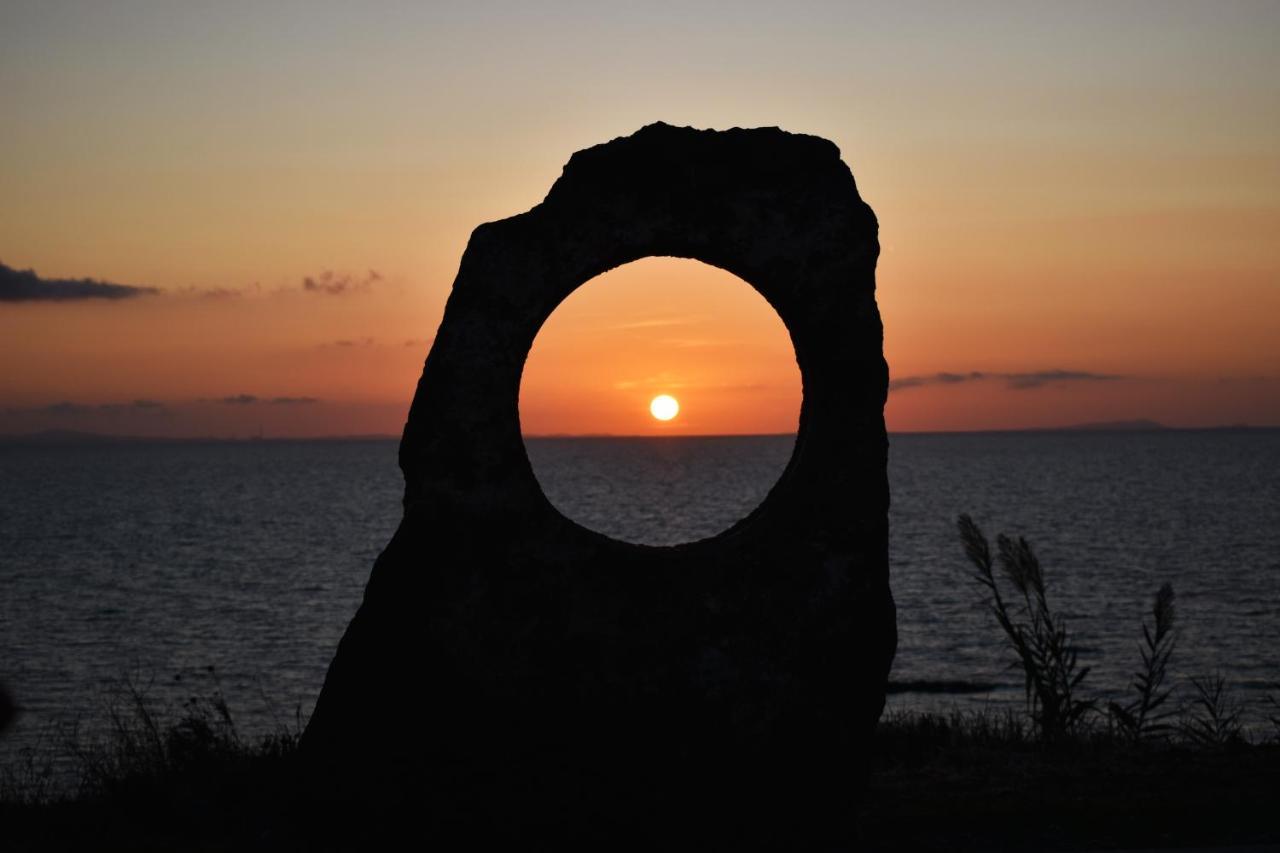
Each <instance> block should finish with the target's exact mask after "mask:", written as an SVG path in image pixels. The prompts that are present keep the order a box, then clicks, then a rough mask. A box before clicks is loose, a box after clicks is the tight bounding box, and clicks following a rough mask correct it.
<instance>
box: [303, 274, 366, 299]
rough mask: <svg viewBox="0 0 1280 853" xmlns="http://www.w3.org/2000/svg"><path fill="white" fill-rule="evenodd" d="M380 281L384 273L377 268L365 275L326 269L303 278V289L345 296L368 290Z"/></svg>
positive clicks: (322, 293)
mask: <svg viewBox="0 0 1280 853" xmlns="http://www.w3.org/2000/svg"><path fill="white" fill-rule="evenodd" d="M380 281H382V274H381V273H379V272H378V271H377V270H369V271H368V272H367V273H365V274H364V275H363V276H354V275H349V274H347V273H335V272H334V271H333V270H325V271H324V272H322V273H320V274H319V275H316V276H310V275H309V276H307V277H305V278H303V279H302V290H303V292H305V293H314V294H316V295H318V296H344V295H346V294H350V293H357V292H360V291H365V290H368V289H369V288H371V287H373V285H374V284H376V283H378V282H380Z"/></svg>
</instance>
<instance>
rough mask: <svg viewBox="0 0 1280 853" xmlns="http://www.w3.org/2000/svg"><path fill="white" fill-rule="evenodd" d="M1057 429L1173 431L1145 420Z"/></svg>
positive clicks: (1075, 425)
mask: <svg viewBox="0 0 1280 853" xmlns="http://www.w3.org/2000/svg"><path fill="white" fill-rule="evenodd" d="M1058 429H1064V430H1094V431H1098V432H1150V431H1152V430H1158V429H1173V427H1167V426H1165V425H1164V424H1162V423H1160V422H1159V421H1153V420H1149V419H1147V418H1135V419H1134V420H1131V421H1098V422H1096V423H1087V424H1073V425H1071V426H1064V427H1058Z"/></svg>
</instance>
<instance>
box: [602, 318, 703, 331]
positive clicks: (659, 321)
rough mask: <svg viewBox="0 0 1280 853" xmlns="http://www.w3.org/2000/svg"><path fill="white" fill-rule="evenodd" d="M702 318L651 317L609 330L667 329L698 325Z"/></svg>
mask: <svg viewBox="0 0 1280 853" xmlns="http://www.w3.org/2000/svg"><path fill="white" fill-rule="evenodd" d="M701 319H702V318H701V317H696V316H684V317H651V318H649V319H648V320H635V321H633V322H630V323H617V324H615V325H612V326H609V327H608V328H609V329H611V330H615V331H630V330H633V329H665V328H668V327H670V326H688V325H691V324H693V323H697V322H699V321H700V320H701Z"/></svg>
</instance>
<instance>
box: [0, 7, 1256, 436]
mask: <svg viewBox="0 0 1280 853" xmlns="http://www.w3.org/2000/svg"><path fill="white" fill-rule="evenodd" d="M633 5H634V4H633ZM778 6H779V4H751V3H744V4H741V6H740V7H738V8H737V9H736V11H735V13H734V14H733V15H732V16H726V15H725V14H723V12H722V11H717V9H719V8H721V7H715V6H711V5H701V4H697V3H692V4H682V6H681V7H680V8H678V9H677V8H676V7H670V8H666V7H657V6H655V7H653V8H644V9H637V8H632V7H631V6H612V5H610V4H591V5H578V4H567V3H566V4H548V5H545V6H541V7H539V8H538V9H537V10H533V9H531V8H527V7H525V6H523V5H517V4H502V3H498V4H489V5H485V4H479V5H477V4H468V5H465V6H462V5H459V6H450V5H448V4H423V8H405V7H404V6H401V5H392V4H373V5H371V6H368V7H363V8H362V9H360V10H357V9H355V8H343V7H331V6H324V5H320V6H317V5H315V4H295V3H292V2H279V3H272V4H265V5H263V6H261V7H254V8H252V9H251V8H250V7H236V8H215V7H214V6H213V5H211V6H209V7H208V8H173V7H172V6H171V4H156V5H154V6H148V5H147V4H139V5H131V6H129V7H128V8H107V4H103V6H102V7H99V6H96V5H95V6H73V5H65V4H59V3H30V4H28V3H25V2H17V3H12V4H5V6H4V9H3V10H0V109H2V110H3V114H4V115H5V116H6V130H5V133H3V134H0V193H3V197H4V200H5V204H3V205H0V263H3V264H5V265H7V266H8V267H11V268H14V269H19V270H25V269H29V268H33V269H34V270H35V271H36V272H37V273H38V274H39V275H40V276H41V277H43V278H45V279H67V278H74V279H79V278H84V277H91V278H94V279H98V280H102V281H106V282H113V283H120V284H130V285H141V286H147V287H152V288H156V290H157V291H158V292H156V293H154V294H150V295H142V296H137V297H134V298H130V299H121V300H110V301H108V300H99V299H84V300H72V301H63V302H48V301H30V300H25V301H0V360H2V363H3V364H4V365H5V368H6V369H5V370H4V372H3V374H2V375H0V434H3V433H19V432H27V431H31V430H36V429H48V428H75V429H92V430H97V431H104V432H116V433H131V434H155V435H249V434H256V433H257V432H258V431H259V430H261V431H262V432H264V433H266V434H270V435H334V434H352V433H384V434H396V433H398V432H399V430H400V428H401V426H402V424H403V420H404V416H405V413H406V411H407V407H408V403H409V396H410V394H411V393H412V389H413V386H414V383H415V381H416V379H417V376H418V373H419V372H420V370H421V364H422V359H423V358H424V357H425V354H426V351H427V346H428V341H429V339H430V338H431V336H432V335H433V334H434V331H435V328H436V326H437V325H438V323H439V320H440V316H441V311H442V309H443V305H444V301H445V299H446V297H447V295H448V288H449V286H450V284H451V281H452V278H453V274H454V272H455V271H456V269H457V264H458V260H459V258H460V256H461V253H462V250H463V248H464V247H465V244H466V239H467V236H468V234H469V233H470V230H471V229H472V228H473V227H474V226H475V225H477V224H478V223H480V222H483V221H487V220H492V219H497V218H501V217H504V216H508V215H511V214H513V213H517V212H520V211H523V210H526V209H528V208H529V207H531V206H532V205H534V204H536V203H537V202H538V201H539V200H540V199H541V198H542V196H543V195H544V194H545V192H546V190H547V189H548V188H549V187H550V185H551V183H552V182H553V181H554V179H555V177H556V176H557V174H558V173H559V170H560V168H561V166H562V165H563V164H564V162H565V160H566V159H567V158H568V156H569V154H570V153H572V152H573V151H574V150H577V149H580V148H583V147H586V146H589V145H592V144H595V143H598V142H601V141H603V140H606V139H609V138H611V137H614V136H617V135H621V134H625V133H630V132H632V131H634V130H635V129H637V128H639V127H640V126H642V125H644V124H647V123H649V122H651V121H654V120H659V119H661V120H664V121H668V122H671V123H674V124H692V125H695V126H704V127H728V126H734V125H742V126H758V125H780V126H783V127H785V128H787V129H790V130H795V131H802V132H809V133H816V134H819V135H823V136H826V137H828V138H830V139H832V140H833V141H835V142H836V143H837V144H838V145H839V146H840V147H841V150H842V153H843V155H844V157H845V159H846V161H847V162H848V163H849V164H850V166H851V167H852V169H853V171H854V174H855V176H856V178H857V180H858V184H859V187H860V189H861V191H862V193H863V195H864V197H865V198H866V199H867V201H868V202H869V203H870V204H871V205H872V207H873V208H874V209H875V210H876V213H877V214H878V216H879V218H880V221H881V242H882V246H883V254H882V256H881V262H880V268H879V273H878V281H879V294H878V298H879V302H880V306H881V311H882V314H883V317H884V322H885V330H886V338H885V349H886V356H887V357H888V359H889V363H890V368H891V371H892V375H893V378H894V380H895V383H896V384H895V388H894V390H893V391H892V393H891V395H890V400H889V404H888V407H887V410H886V416H887V418H888V423H889V427H890V429H896V430H950V429H990V428H1016V427H1031V426H1051V425H1058V424H1071V423H1078V422H1084V421H1098V420H1118V419H1130V418H1153V419H1156V420H1160V421H1163V422H1166V423H1169V424H1173V425H1182V426H1198V425H1213V424H1222V423H1236V422H1247V423H1252V424H1280V240H1278V239H1277V235H1280V154H1278V153H1277V152H1280V85H1278V84H1277V81H1280V52H1277V51H1275V49H1274V45H1275V44H1276V43H1278V42H1280V6H1278V5H1276V4H1274V3H1250V2H1238V3H1237V2H1224V3H1222V4H1198V3H1181V2H1158V3H1157V2H1152V3H1133V4H1122V5H1113V4H1098V5H1090V6H1084V7H1080V6H1076V5H1072V6H1071V7H1069V8H1065V7H1063V6H1062V4H1045V5H1038V4H1011V5H1001V4H984V3H978V4H973V5H969V6H967V8H966V9H964V10H963V12H962V11H960V10H958V9H957V8H955V7H953V6H952V5H951V4H944V3H928V2H921V3H914V4H911V3H907V4H892V5H886V6H884V7H883V8H880V7H874V6H868V7H865V8H864V7H860V8H859V9H857V10H854V9H846V8H844V7H843V6H841V5H832V4H825V3H811V4H801V5H800V6H796V7H788V10H782V9H780V8H778ZM428 7H429V8H428ZM326 273H327V277H326ZM308 278H310V279H311V280H312V282H313V285H312V287H311V288H310V289H307V288H306V287H305V284H304V283H305V281H306V280H307V279H308ZM2 295H3V290H0V296H2ZM660 391H667V392H670V393H673V394H674V395H675V396H677V397H679V398H680V399H681V402H682V404H683V406H684V408H683V411H682V413H681V415H680V416H679V417H678V418H677V419H676V421H673V422H672V423H671V424H668V425H660V424H658V423H657V422H655V421H654V420H653V419H652V418H650V417H649V415H648V413H647V408H646V405H647V401H648V398H649V397H651V396H652V395H653V394H654V393H659V392H660ZM798 400H799V391H798V377H797V376H796V371H795V367H794V361H793V358H792V355H791V353H790V350H789V344H788V341H787V338H786V334H785V330H783V329H782V327H781V324H780V321H778V320H777V318H776V317H775V316H774V315H773V314H772V312H771V310H770V309H769V308H768V306H767V305H766V304H765V303H764V302H763V300H761V299H760V298H759V297H758V296H757V295H756V294H755V293H754V291H752V290H751V289H750V288H749V287H748V286H746V285H745V284H743V283H741V282H738V281H737V280H736V279H733V278H732V276H729V275H727V274H725V273H723V272H720V271H717V270H713V269H711V268H709V267H705V266H702V265H699V264H696V263H695V262H678V261H672V260H670V259H650V260H646V261H643V262H639V263H637V264H633V265H630V266H628V267H626V268H623V269H620V270H617V271H614V272H613V273H610V274H608V275H606V276H604V277H602V278H601V279H600V280H597V281H594V282H592V283H590V284H588V285H586V286H585V287H584V288H582V289H581V290H579V291H578V292H577V293H576V294H574V295H573V296H572V297H571V298H570V299H569V300H568V301H567V302H566V303H565V305H563V306H562V307H561V309H560V310H559V311H558V312H557V313H556V314H555V315H554V316H553V317H552V319H551V320H550V321H549V323H548V325H547V327H545V328H544V330H543V332H542V334H541V335H540V336H539V338H538V341H537V342H536V344H535V348H534V352H533V354H532V356H531V358H530V362H529V365H528V369H527V371H526V375H525V378H524V382H523V385H522V402H521V412H522V419H523V423H524V426H525V429H526V431H527V432H530V433H539V434H543V433H601V432H608V433H625V434H657V433H660V432H665V433H675V432H686V433H700V432H740V433H741V432H776V431H785V430H787V429H789V428H790V427H791V426H793V425H794V423H795V416H796V411H797V406H798Z"/></svg>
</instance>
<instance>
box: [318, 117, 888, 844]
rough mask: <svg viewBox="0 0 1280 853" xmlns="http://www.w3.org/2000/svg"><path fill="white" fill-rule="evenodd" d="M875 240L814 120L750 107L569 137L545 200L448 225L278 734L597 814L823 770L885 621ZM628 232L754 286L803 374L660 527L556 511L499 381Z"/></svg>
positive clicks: (342, 759) (769, 787) (476, 791)
mask: <svg viewBox="0 0 1280 853" xmlns="http://www.w3.org/2000/svg"><path fill="white" fill-rule="evenodd" d="M878 252H879V245H878V242H877V222H876V218H875V215H874V214H873V213H872V211H871V209H870V208H869V207H868V206H867V205H866V204H865V203H864V202H863V201H862V199H861V198H860V197H859V195H858V191H857V187H856V185H855V183H854V179H853V176H852V174H851V173H850V171H849V168H848V167H847V166H846V165H845V164H844V163H843V162H842V161H841V159H840V155H839V151H838V150H837V148H836V146H835V145H833V144H832V143H830V142H828V141H826V140H824V139H821V138H818V137H813V136H802V135H795V134H791V133H786V132H783V131H781V130H778V129H776V128H764V129H750V130H744V129H733V130H727V131H710V130H695V129H692V128H677V127H671V126H669V125H665V124H654V125H650V126H647V127H645V128H642V129H641V130H639V131H638V132H636V133H635V134H633V135H631V136H628V137H625V138H620V139H615V140H613V141H612V142H608V143H606V144H603V145H599V146H596V147H594V148H589V149H587V150H585V151H580V152H578V153H576V154H574V155H573V157H572V158H571V159H570V161H569V163H568V165H567V166H566V167H565V169H564V173H563V175H562V176H561V177H560V179H559V180H557V181H556V183H555V185H554V186H552V188H551V191H550V192H549V193H548V195H547V197H546V199H545V201H543V202H542V203H541V204H539V205H538V206H536V207H535V208H533V209H532V210H530V211H528V212H527V213H523V214H520V215H517V216H513V217H511V218H509V219H504V220H501V221H498V222H491V223H487V224H484V225H481V226H479V227H478V228H476V229H475V231H474V233H473V234H472V236H471V240H470V243H469V244H468V246H467V249H466V252H465V254H464V255H463V257H462V262H461V267H460V269H459V271H458V275H457V279H456V280H455V282H454V285H453V291H452V293H451V295H450V297H449V301H448V304H447V306H446V308H445V313H444V319H443V322H442V323H441V325H440V328H439V331H438V333H437V335H436V338H435V342H434V345H433V346H432V348H431V352H430V354H429V356H428V357H427V361H426V366H425V368H424V370H423V373H422V378H421V379H420V380H419V382H418V386H417V391H416V394H415V396H414V400H413V405H412V409H411V410H410V413H409V419H408V423H407V425H406V427H405V430H404V436H403V440H402V442H401V445H400V467H401V469H402V470H403V472H404V478H405V494H404V517H403V520H402V522H401V524H400V527H399V529H398V530H397V532H396V534H395V536H394V537H393V539H392V541H391V543H390V544H389V545H388V546H387V548H386V550H385V551H384V552H383V553H382V555H381V556H380V557H379V558H378V560H377V562H376V564H375V566H374V569H373V574H372V577H371V579H370V581H369V584H368V587H367V589H366V591H365V597H364V602H363V604H362V605H361V607H360V609H359V612H358V613H357V614H356V616H355V618H354V619H353V621H352V622H351V624H350V626H349V628H348V629H347V632H346V635H345V636H344V637H343V639H342V642H341V645H340V646H339V649H338V652H337V655H336V657H335V658H334V661H333V663H332V665H331V667H330V670H329V673H328V676H327V679H326V681H325V685H324V689H323V692H322V694H321V696H320V699H319V703H318V705H317V707H316V710H315V713H314V715H313V717H312V719H311V721H310V724H309V726H308V728H307V731H306V735H305V738H304V741H303V748H304V752H305V753H307V754H309V755H311V756H313V757H319V758H321V759H323V761H325V762H326V763H328V764H329V765H330V766H350V765H352V764H358V765H360V766H362V767H368V766H371V765H373V766H377V767H380V768H383V769H386V768H393V769H394V768H397V767H398V768H399V770H400V775H398V776H396V778H417V775H416V773H415V771H413V770H411V769H409V768H411V767H415V766H416V767H419V768H424V767H425V768H432V770H431V771H430V772H432V773H435V774H436V775H437V777H438V778H436V779H435V784H436V785H437V788H439V789H441V790H444V791H447V792H451V793H448V794H447V795H446V796H445V799H446V800H449V797H453V799H452V800H449V802H451V803H453V806H456V807H458V808H460V809H463V810H465V809H466V808H469V807H474V805H475V803H474V802H471V804H470V806H468V805H467V803H466V802H463V801H464V800H467V797H468V796H471V799H472V800H474V801H479V800H484V801H486V802H488V803H489V804H490V806H491V807H492V808H493V809H495V810H497V811H502V810H503V809H504V808H508V807H511V808H516V807H515V806H513V805H512V804H513V803H514V802H515V801H517V800H519V801H520V802H526V800H525V799H523V798H524V797H526V796H532V797H533V800H532V801H536V802H537V803H539V805H538V806H537V807H536V808H535V807H534V806H529V807H528V808H527V809H526V817H529V816H530V815H531V814H533V813H534V812H535V811H536V812H537V813H538V814H540V815H543V816H544V818H545V819H547V820H551V819H552V818H546V817H545V816H546V815H547V814H555V813H556V809H557V808H558V806H556V805H555V804H557V803H559V804H560V805H561V806H563V808H564V809H569V810H574V813H575V814H586V813H588V812H590V813H591V814H596V815H602V814H608V813H609V810H610V809H611V808H612V807H613V806H614V805H617V804H619V803H622V802H624V801H625V802H628V803H632V804H636V803H639V804H640V805H637V806H635V808H636V809H640V810H642V811H643V810H644V809H646V808H650V809H651V808H654V807H655V806H654V803H658V802H659V801H662V802H667V803H668V805H670V804H671V802H674V801H675V800H679V799H681V798H684V799H687V798H688V797H689V796H691V795H692V794H691V792H695V791H703V792H706V791H716V792H719V793H720V794H722V795H723V796H722V797H720V799H723V800H724V801H726V802H729V801H733V800H734V799H735V798H737V797H739V796H740V795H745V794H746V793H747V792H752V793H751V794H750V795H751V796H754V797H756V799H757V800H758V801H759V802H778V801H779V799H778V798H779V797H785V796H790V797H792V798H793V799H796V798H803V797H809V796H811V795H814V792H818V791H821V792H823V793H822V794H821V795H820V796H819V799H821V798H822V797H828V798H834V799H839V798H840V797H843V796H845V794H844V793H839V791H843V790H844V789H845V788H847V786H848V783H849V781H850V780H851V779H853V778H855V777H856V775H857V770H858V767H859V764H860V761H861V758H860V750H861V748H862V746H863V745H864V743H865V741H866V738H867V736H868V734H869V732H870V731H871V729H872V727H873V726H874V724H875V722H876V720H877V718H878V716H879V714H880V712H881V710H882V708H883V703H884V695H885V685H886V679H887V675H888V670H889V665H890V662H891V660H892V657H893V653H894V648H895V643H896V632H895V622H894V608H893V601H892V598H891V595H890V591H889V584H888V560H887V511H888V502H889V495H888V483H887V479H886V451H887V441H886V435H885V428H884V419H883V407H884V401H885V394H886V388H887V368H886V365H885V361H884V358H883V355H882V329H881V323H880V315H879V312H878V309H877V306H876V301H875V266H876V258H877V255H878ZM655 255H665V256H676V257H683V258H693V259H697V260H700V261H703V262H705V263H708V264H712V265H714V266H717V267H721V268H723V269H725V270H728V271H729V272H732V273H734V274H735V275H737V276H739V277H740V278H742V279H743V280H745V281H746V282H748V283H749V284H751V285H752V286H754V287H755V288H756V289H757V290H758V291H759V292H760V293H761V294H762V295H763V296H764V297H765V299H767V300H768V301H769V303H770V304H771V305H772V306H773V307H774V309H775V310H776V311H777V312H778V314H779V316H780V317H781V318H782V320H783V322H784V323H785V324H786V327H787V329H788V330H789V331H790V334H791V337H792V341H793V344H794V346H795V352H796V357H797V361H798V363H799V366H800V371H801V375H802V378H803V383H804V401H803V405H802V408H801V414H800V424H799V432H798V436H797V440H796V445H795V451H794V455H793V457H792V459H791V461H790V463H789V465H788V467H787V469H786V471H785V472H784V474H783V475H782V477H781V479H780V480H779V481H778V483H777V484H776V485H775V486H774V488H773V489H772V491H771V492H770V493H769V495H768V497H767V498H766V499H765V501H764V502H763V503H762V504H761V505H760V506H759V507H758V508H757V509H756V510H755V511H754V512H753V513H751V514H750V515H749V516H748V517H747V518H745V519H743V520H742V521H741V522H739V523H738V524H736V525H734V526H733V527H732V528H730V529H729V530H727V531H725V532H723V533H721V534H720V535H718V536H716V537H713V538H711V539H707V540H703V541H699V542H693V543H689V544H686V545H680V546H676V547H669V548H668V547H663V548H658V547H647V546H642V545H633V544H626V543H622V542H618V541H615V540H612V539H609V538H607V537H605V536H603V535H600V534H597V533H594V532H592V531H590V530H587V529H584V528H582V527H580V526H578V525H577V524H575V523H573V522H571V521H569V520H568V519H566V518H564V517H563V516H561V515H560V514H559V513H558V512H557V511H556V510H555V509H554V508H553V507H552V505H551V504H550V503H549V502H548V501H547V499H546V498H545V496H544V495H543V494H542V492H541V490H540V488H539V486H538V482H537V480H536V479H535V478H534V475H533V472H532V470H531V468H530V464H529V461H528V458H527V456H526V454H525V450H524V444H523V441H522V437H521V432H520V420H519V412H518V408H517V402H518V391H519V385H520V376H521V371H522V369H523V365H524V361H525V357H526V355H527V354H528V352H529V349H530V346H531V345H532V343H533V340H534V336H535V335H536V334H537V332H538V330H539V328H540V327H541V325H542V324H543V322H544V321H545V320H546V319H547V317H548V316H549V315H550V314H551V312H552V311H553V310H555V308H556V306H557V305H559V304H560V302H561V301H562V300H564V299H565V297H567V296H568V295H569V294H570V293H571V292H572V291H573V290H574V289H575V288H577V287H578V286H579V285H581V284H583V283H584V282H586V281H588V280H589V279H591V278H593V277H595V276H597V275H599V274H601V273H603V272H605V271H606V270H609V269H611V268H613V267H616V266H619V265H620V264H625V263H628V262H630V261H634V260H637V259H639V258H643V257H646V256H655ZM451 774H452V775H451ZM450 780H453V781H450ZM459 780H469V781H459ZM483 780H490V781H483ZM493 780H499V781H496V782H495V781H493ZM464 789H465V790H470V791H471V795H467V794H463V793H458V792H460V791H463V790H464ZM833 791H836V792H837V793H833ZM797 792H802V793H797ZM803 792H807V793H803ZM472 795H473V796H472ZM664 798H665V799H664ZM532 801H529V802H532ZM502 803H506V805H501V804H502ZM611 804H612V805H611ZM646 804H647V805H646ZM815 807H816V806H815ZM442 808H444V806H442ZM619 808H622V807H621V806H619ZM690 808H694V807H693V806H690ZM698 808H701V807H698ZM517 810H518V809H517ZM529 819H530V820H535V821H536V820H538V819H543V818H535V817H529Z"/></svg>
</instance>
